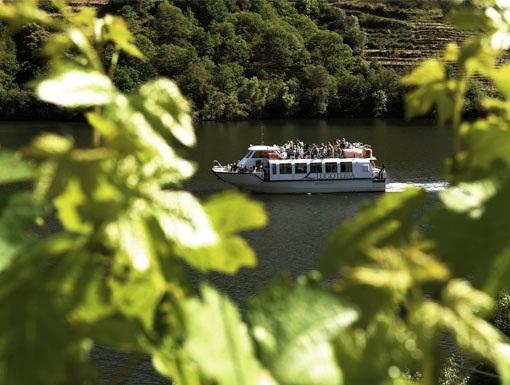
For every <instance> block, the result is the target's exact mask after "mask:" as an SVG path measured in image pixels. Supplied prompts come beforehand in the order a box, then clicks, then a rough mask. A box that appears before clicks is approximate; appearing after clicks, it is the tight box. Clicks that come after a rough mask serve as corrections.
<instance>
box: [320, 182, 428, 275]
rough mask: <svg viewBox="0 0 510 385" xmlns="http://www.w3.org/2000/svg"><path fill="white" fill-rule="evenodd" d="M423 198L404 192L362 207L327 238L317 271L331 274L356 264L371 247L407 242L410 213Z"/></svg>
mask: <svg viewBox="0 0 510 385" xmlns="http://www.w3.org/2000/svg"><path fill="white" fill-rule="evenodd" d="M424 197H425V195H424V192H423V191H420V190H416V189H408V190H406V191H404V192H401V193H392V194H387V195H385V196H384V197H382V198H381V199H379V200H377V201H376V202H375V203H373V204H370V205H368V206H366V207H364V208H363V209H362V210H361V211H360V212H359V213H358V215H357V216H356V218H354V219H353V220H351V221H349V222H347V223H345V224H344V225H342V226H341V227H340V228H339V229H337V230H336V231H335V232H333V234H332V235H331V236H330V238H329V240H328V243H327V244H326V247H325V249H324V251H323V254H322V256H321V261H320V268H321V271H322V272H323V273H324V274H327V275H331V274H334V273H336V272H338V270H339V269H340V267H342V266H349V265H350V264H353V263H356V262H358V261H359V258H360V257H363V256H364V255H366V252H367V251H369V250H370V249H372V248H374V247H382V246H389V245H392V246H399V245H400V244H401V243H403V242H405V241H406V240H409V237H410V234H411V233H412V230H413V224H414V222H415V218H413V213H414V211H415V209H416V208H417V207H419V206H420V205H421V204H422V202H423V199H424Z"/></svg>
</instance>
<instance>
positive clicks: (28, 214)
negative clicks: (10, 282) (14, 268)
mask: <svg viewBox="0 0 510 385" xmlns="http://www.w3.org/2000/svg"><path fill="white" fill-rule="evenodd" d="M43 213H44V210H43V206H42V205H41V204H39V203H36V202H34V200H33V198H32V195H31V194H30V193H28V192H17V193H11V194H4V195H1V196H0V271H2V270H3V269H5V268H6V267H7V266H8V265H9V263H10V261H11V259H12V258H13V257H14V256H15V254H16V253H17V252H18V251H19V250H21V249H22V248H23V247H24V246H26V245H27V244H28V243H30V242H32V241H34V240H35V239H36V235H35V233H34V228H33V227H34V226H35V219H36V218H37V217H39V216H40V215H42V214H43Z"/></svg>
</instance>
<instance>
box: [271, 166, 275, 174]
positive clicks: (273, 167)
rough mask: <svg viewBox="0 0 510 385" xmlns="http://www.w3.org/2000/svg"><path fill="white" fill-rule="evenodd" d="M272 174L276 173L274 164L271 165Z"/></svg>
mask: <svg viewBox="0 0 510 385" xmlns="http://www.w3.org/2000/svg"><path fill="white" fill-rule="evenodd" d="M271 169H272V173H273V175H276V164H272V165H271Z"/></svg>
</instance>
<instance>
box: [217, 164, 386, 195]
mask: <svg viewBox="0 0 510 385" xmlns="http://www.w3.org/2000/svg"><path fill="white" fill-rule="evenodd" d="M212 172H213V173H214V174H215V175H216V176H217V177H218V178H219V179H221V180H222V181H224V182H226V183H229V184H231V185H233V186H236V187H238V188H239V189H241V190H246V191H250V192H256V193H268V194H307V193H318V194H322V193H339V192H384V191H385V190H386V180H384V179H381V180H378V179H372V178H353V179H301V180H264V178H262V177H260V176H258V175H256V174H253V173H236V172H223V171H215V170H214V169H213V170H212Z"/></svg>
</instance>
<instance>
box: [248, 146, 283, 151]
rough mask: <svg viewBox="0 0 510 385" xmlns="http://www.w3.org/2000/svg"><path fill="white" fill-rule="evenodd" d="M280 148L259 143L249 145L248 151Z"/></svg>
mask: <svg viewBox="0 0 510 385" xmlns="http://www.w3.org/2000/svg"><path fill="white" fill-rule="evenodd" d="M276 150H279V147H275V146H264V145H258V146H252V145H250V147H248V151H276Z"/></svg>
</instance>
